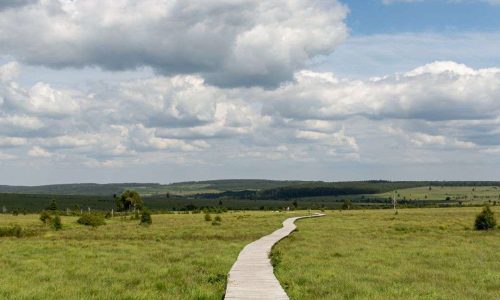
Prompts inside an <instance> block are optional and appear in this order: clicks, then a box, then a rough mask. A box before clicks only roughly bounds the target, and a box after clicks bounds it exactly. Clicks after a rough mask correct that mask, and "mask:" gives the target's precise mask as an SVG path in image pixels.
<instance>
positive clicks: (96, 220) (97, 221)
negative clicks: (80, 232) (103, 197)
mask: <svg viewBox="0 0 500 300" xmlns="http://www.w3.org/2000/svg"><path fill="white" fill-rule="evenodd" d="M77 222H78V223H79V224H82V225H85V226H92V227H97V226H101V225H105V224H106V222H105V221H104V217H103V216H102V215H99V214H92V213H84V214H82V216H81V217H80V218H79V219H78V221H77Z"/></svg>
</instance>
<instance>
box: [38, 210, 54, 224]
mask: <svg viewBox="0 0 500 300" xmlns="http://www.w3.org/2000/svg"><path fill="white" fill-rule="evenodd" d="M40 221H42V223H43V224H45V225H48V224H49V223H50V222H51V221H52V216H51V215H50V213H49V212H48V211H45V210H44V211H42V212H41V213H40Z"/></svg>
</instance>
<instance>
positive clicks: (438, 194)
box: [376, 186, 500, 203]
mask: <svg viewBox="0 0 500 300" xmlns="http://www.w3.org/2000/svg"><path fill="white" fill-rule="evenodd" d="M396 194H397V198H398V199H406V200H441V201H445V200H447V199H448V201H462V202H463V203H483V202H488V201H491V202H493V201H497V202H498V203H500V187H497V186H477V187H474V186H431V187H430V189H429V186H425V187H416V188H408V189H401V190H397V191H396ZM393 195H394V193H393V192H388V193H383V194H377V195H376V196H378V197H381V198H390V197H392V196H393Z"/></svg>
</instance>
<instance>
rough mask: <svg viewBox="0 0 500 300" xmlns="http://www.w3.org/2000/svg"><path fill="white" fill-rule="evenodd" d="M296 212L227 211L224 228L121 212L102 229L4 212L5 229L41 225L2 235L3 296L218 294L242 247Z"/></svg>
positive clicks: (188, 217) (194, 218) (187, 217)
mask: <svg viewBox="0 0 500 300" xmlns="http://www.w3.org/2000/svg"><path fill="white" fill-rule="evenodd" d="M299 214H300V213H299ZM290 215H292V214H284V213H282V214H280V213H272V212H239V213H225V214H224V215H223V222H222V223H221V225H220V226H212V225H211V224H210V223H209V222H206V221H205V220H204V219H203V217H202V215H201V216H200V215H197V214H168V215H153V219H154V221H153V224H151V225H150V226H140V225H138V222H137V220H128V219H124V218H121V217H115V218H112V219H111V220H108V221H107V224H106V225H104V226H100V227H96V228H92V227H88V226H83V225H80V224H78V223H77V222H76V221H77V217H67V216H61V221H62V223H63V224H64V227H63V229H62V230H60V231H54V230H50V229H47V228H46V226H44V225H43V224H42V223H41V222H40V221H39V220H38V215H26V216H21V215H19V216H16V217H15V216H12V215H0V227H3V226H9V225H8V224H13V223H16V224H18V225H19V226H22V227H23V228H31V229H39V230H42V232H41V233H40V234H39V235H38V236H35V237H29V238H10V237H3V238H0V253H1V255H0V270H1V274H2V276H0V299H217V300H218V299H221V297H222V296H223V294H224V290H225V285H226V274H227V273H228V271H229V269H230V268H231V266H232V264H233V263H234V261H235V260H236V258H237V256H238V253H239V251H240V250H241V249H242V248H243V247H244V246H245V245H246V244H248V243H250V242H251V241H253V240H256V239H258V238H260V237H261V236H263V235H266V234H269V233H271V232H272V231H274V230H275V229H276V228H279V227H280V226H281V222H282V221H283V220H284V219H285V218H287V217H289V216H290Z"/></svg>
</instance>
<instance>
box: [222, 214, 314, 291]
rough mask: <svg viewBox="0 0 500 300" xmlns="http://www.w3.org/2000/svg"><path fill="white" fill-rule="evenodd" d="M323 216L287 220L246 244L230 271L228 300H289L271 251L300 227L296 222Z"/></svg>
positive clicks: (227, 289)
mask: <svg viewBox="0 0 500 300" xmlns="http://www.w3.org/2000/svg"><path fill="white" fill-rule="evenodd" d="M322 216H324V214H314V215H311V216H304V217H295V218H289V219H286V220H285V222H283V227H282V228H280V229H278V230H276V231H275V232H273V233H271V234H270V235H266V236H264V237H262V238H260V239H258V240H256V241H255V242H252V243H250V244H248V245H246V246H245V248H243V250H241V252H240V254H239V256H238V259H237V260H236V262H235V263H234V265H233V267H232V268H231V270H230V271H229V274H228V279H227V288H226V296H225V299H238V300H239V299H260V300H265V299H287V300H288V299H289V298H288V296H287V294H286V293H285V291H284V290H283V288H282V287H281V285H280V283H279V281H278V279H276V277H275V276H274V272H273V266H272V265H271V260H270V259H269V253H270V251H271V248H272V247H273V245H274V244H276V243H277V242H278V241H280V240H281V239H283V238H284V237H286V236H288V235H289V234H290V233H291V232H292V231H294V230H295V228H297V226H295V224H294V222H295V220H298V219H303V218H314V217H322Z"/></svg>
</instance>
